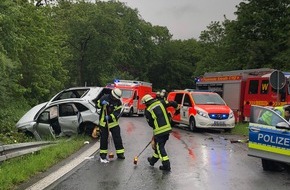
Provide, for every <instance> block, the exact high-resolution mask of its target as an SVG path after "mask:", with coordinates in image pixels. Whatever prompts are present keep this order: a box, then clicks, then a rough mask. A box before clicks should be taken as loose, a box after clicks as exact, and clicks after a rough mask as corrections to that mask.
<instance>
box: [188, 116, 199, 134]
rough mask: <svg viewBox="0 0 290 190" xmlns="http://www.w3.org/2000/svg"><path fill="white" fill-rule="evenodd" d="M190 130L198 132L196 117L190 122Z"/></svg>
mask: <svg viewBox="0 0 290 190" xmlns="http://www.w3.org/2000/svg"><path fill="white" fill-rule="evenodd" d="M189 130H190V131H197V128H196V125H195V119H194V117H191V118H190V120H189Z"/></svg>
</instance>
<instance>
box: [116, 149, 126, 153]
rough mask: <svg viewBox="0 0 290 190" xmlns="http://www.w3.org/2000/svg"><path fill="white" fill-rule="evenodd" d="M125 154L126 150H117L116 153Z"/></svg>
mask: <svg viewBox="0 0 290 190" xmlns="http://www.w3.org/2000/svg"><path fill="white" fill-rule="evenodd" d="M124 152H125V149H120V150H116V153H117V154H122V153H124Z"/></svg>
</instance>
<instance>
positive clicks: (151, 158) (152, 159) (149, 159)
mask: <svg viewBox="0 0 290 190" xmlns="http://www.w3.org/2000/svg"><path fill="white" fill-rule="evenodd" d="M147 160H148V162H149V164H150V166H154V164H155V163H156V162H157V161H158V159H157V158H155V157H148V158H147Z"/></svg>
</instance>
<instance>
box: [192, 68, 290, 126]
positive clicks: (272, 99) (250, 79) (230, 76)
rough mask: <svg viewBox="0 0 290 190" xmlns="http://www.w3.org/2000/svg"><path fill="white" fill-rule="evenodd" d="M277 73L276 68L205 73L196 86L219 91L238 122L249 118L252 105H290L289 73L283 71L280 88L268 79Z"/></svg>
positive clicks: (201, 88)
mask: <svg viewBox="0 0 290 190" xmlns="http://www.w3.org/2000/svg"><path fill="white" fill-rule="evenodd" d="M276 72H277V71H276V70H274V69H269V68H261V69H248V70H236V71H224V72H212V73H205V74H204V76H202V77H201V78H200V79H199V80H198V81H197V82H196V88H197V89H198V90H208V91H214V92H217V93H218V94H220V95H221V97H222V98H223V99H224V100H225V102H226V103H227V104H228V105H229V107H230V108H231V109H232V110H233V111H234V114H235V117H236V122H240V121H249V117H250V110H251V105H260V106H279V105H285V104H290V88H289V77H290V73H289V72H280V73H282V75H283V76H284V77H285V78H282V80H281V81H280V82H278V83H279V84H277V85H281V86H279V87H277V85H276V86H275V85H274V86H273V84H272V83H273V82H272V83H271V80H269V79H270V78H272V76H273V74H276ZM278 73H279V72H278ZM279 78H280V77H279ZM272 81H273V80H272Z"/></svg>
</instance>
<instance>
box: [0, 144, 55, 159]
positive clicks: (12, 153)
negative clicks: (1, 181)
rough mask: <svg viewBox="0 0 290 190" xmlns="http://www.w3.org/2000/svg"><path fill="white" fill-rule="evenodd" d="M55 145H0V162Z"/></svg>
mask: <svg viewBox="0 0 290 190" xmlns="http://www.w3.org/2000/svg"><path fill="white" fill-rule="evenodd" d="M52 144H56V142H53V141H40V142H27V143H18V144H8V145H0V162H2V161H4V160H8V159H10V158H14V157H18V156H22V155H25V154H29V153H33V152H36V151H39V150H41V149H43V148H46V147H48V146H51V145H52Z"/></svg>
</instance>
